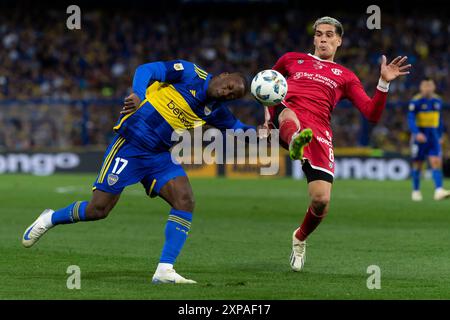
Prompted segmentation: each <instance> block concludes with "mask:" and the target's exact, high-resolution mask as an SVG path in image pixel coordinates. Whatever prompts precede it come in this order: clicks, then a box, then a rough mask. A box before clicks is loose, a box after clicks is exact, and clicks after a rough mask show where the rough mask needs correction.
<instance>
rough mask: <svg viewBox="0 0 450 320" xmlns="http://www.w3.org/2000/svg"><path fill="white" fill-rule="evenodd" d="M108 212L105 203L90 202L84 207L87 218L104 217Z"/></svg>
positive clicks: (96, 218)
mask: <svg viewBox="0 0 450 320" xmlns="http://www.w3.org/2000/svg"><path fill="white" fill-rule="evenodd" d="M109 212H110V209H109V207H108V206H106V205H101V204H92V205H88V206H87V207H86V217H88V218H89V220H100V219H105V218H106V217H107V216H108V214H109Z"/></svg>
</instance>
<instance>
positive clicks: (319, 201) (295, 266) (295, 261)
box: [290, 180, 332, 271]
mask: <svg viewBox="0 0 450 320" xmlns="http://www.w3.org/2000/svg"><path fill="white" fill-rule="evenodd" d="M331 186H332V184H331V183H330V182H328V181H323V180H314V181H311V182H309V183H308V192H309V197H310V199H311V202H310V205H309V208H308V210H307V211H306V215H305V218H304V219H303V222H302V224H301V225H300V227H299V228H298V229H296V230H295V231H294V234H293V235H292V253H291V260H290V264H291V268H292V270H294V271H300V270H302V268H303V265H304V263H305V260H306V239H307V237H308V236H309V235H310V234H311V233H312V232H313V231H314V230H315V229H316V228H317V226H318V225H319V224H320V222H321V221H322V220H323V218H324V217H325V216H326V214H327V212H328V207H329V203H330V198H331Z"/></svg>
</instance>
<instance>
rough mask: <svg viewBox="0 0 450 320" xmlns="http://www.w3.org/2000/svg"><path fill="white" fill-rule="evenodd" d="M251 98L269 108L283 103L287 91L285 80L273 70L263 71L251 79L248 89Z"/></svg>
mask: <svg viewBox="0 0 450 320" xmlns="http://www.w3.org/2000/svg"><path fill="white" fill-rule="evenodd" d="M250 90H251V92H252V94H253V96H254V97H255V98H256V100H258V101H259V102H261V103H262V104H263V105H264V106H266V107H270V106H274V105H276V104H279V103H280V102H281V101H283V99H284V97H285V96H286V93H287V91H288V85H287V82H286V79H285V78H284V77H283V75H282V74H281V73H279V72H278V71H275V70H263V71H261V72H258V74H257V75H256V76H255V77H254V78H253V80H252V85H251V88H250Z"/></svg>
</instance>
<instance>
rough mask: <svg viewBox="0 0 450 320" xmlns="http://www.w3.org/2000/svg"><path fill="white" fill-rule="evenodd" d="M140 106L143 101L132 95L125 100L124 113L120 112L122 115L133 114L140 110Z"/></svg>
mask: <svg viewBox="0 0 450 320" xmlns="http://www.w3.org/2000/svg"><path fill="white" fill-rule="evenodd" d="M140 104H141V99H140V98H139V97H138V96H137V95H136V94H134V93H132V94H130V95H129V96H128V97H126V98H125V100H124V106H123V108H122V111H120V113H121V114H129V113H133V112H135V111H136V110H137V109H138V108H139V105H140Z"/></svg>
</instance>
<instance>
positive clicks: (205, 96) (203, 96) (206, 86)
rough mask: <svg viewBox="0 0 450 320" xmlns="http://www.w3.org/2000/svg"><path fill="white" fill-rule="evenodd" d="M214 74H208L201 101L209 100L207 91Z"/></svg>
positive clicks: (200, 97)
mask: <svg viewBox="0 0 450 320" xmlns="http://www.w3.org/2000/svg"><path fill="white" fill-rule="evenodd" d="M211 78H212V74H210V73H208V75H207V76H206V79H205V83H204V84H203V90H202V92H201V95H200V96H199V97H198V98H199V99H200V100H201V101H206V100H207V99H208V97H207V95H206V91H207V90H208V86H209V82H210V81H211Z"/></svg>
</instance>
